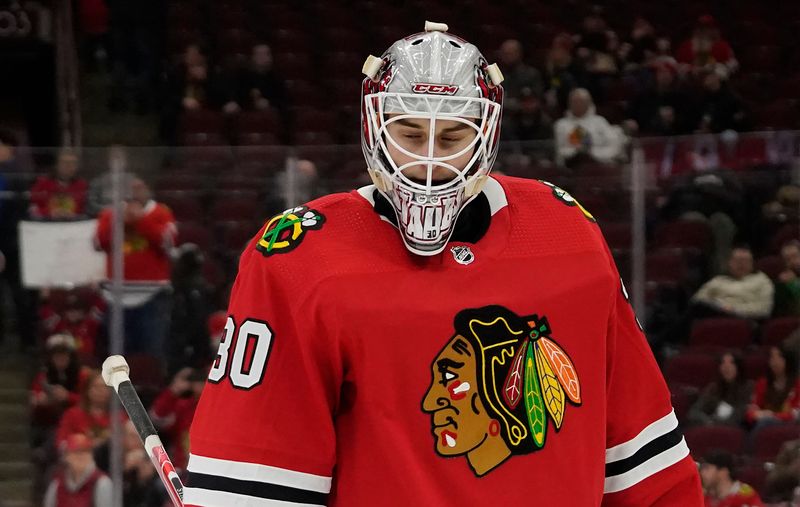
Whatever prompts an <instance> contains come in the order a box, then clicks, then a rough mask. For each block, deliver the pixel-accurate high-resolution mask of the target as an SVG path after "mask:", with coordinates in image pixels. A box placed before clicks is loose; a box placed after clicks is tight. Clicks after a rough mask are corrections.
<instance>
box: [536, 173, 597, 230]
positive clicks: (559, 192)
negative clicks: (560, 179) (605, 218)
mask: <svg viewBox="0 0 800 507" xmlns="http://www.w3.org/2000/svg"><path fill="white" fill-rule="evenodd" d="M539 181H541V182H542V183H544V184H545V185H547V186H548V187H550V188H551V189H553V195H554V196H555V198H556V199H558V200H559V201H561V202H563V203H564V204H566V205H567V206H577V207H578V208H580V210H581V212H582V213H583V216H585V217H586V218H587V219H588V220H589V221H590V222H596V221H597V220H595V218H594V216H593V215H592V214H591V213H589V211H588V210H587V209H586V208H584V207H583V206H582V205H581V203H579V202H578V201H577V200H576V199H575V198H574V197H572V195H570V193H569V192H567V191H566V190H564V189H563V188H561V187H557V186H555V185H553V184H552V183H550V182H548V181H543V180H539Z"/></svg>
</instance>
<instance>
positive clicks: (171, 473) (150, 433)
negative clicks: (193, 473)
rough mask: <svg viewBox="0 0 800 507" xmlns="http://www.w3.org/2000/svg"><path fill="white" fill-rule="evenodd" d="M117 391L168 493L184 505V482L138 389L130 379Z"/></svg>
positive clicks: (176, 505)
mask: <svg viewBox="0 0 800 507" xmlns="http://www.w3.org/2000/svg"><path fill="white" fill-rule="evenodd" d="M116 391H117V395H118V396H119V399H120V401H121V402H122V406H123V407H125V411H126V412H128V417H130V419H131V422H133V425H134V427H135V428H136V431H137V432H138V433H139V438H141V440H142V444H144V449H145V451H147V455H148V456H150V460H151V461H152V462H153V465H155V467H156V470H157V471H158V476H159V477H161V482H163V483H164V487H165V488H167V493H169V496H170V499H171V500H172V503H173V504H174V505H175V507H183V483H181V480H180V477H178V474H177V473H176V472H175V467H174V466H173V465H172V461H170V459H169V456H168V455H167V452H166V451H165V450H164V445H163V444H162V443H161V439H160V438H159V437H158V433H157V432H156V429H155V427H154V426H153V422H152V421H151V420H150V416H149V415H147V410H145V408H144V405H143V404H142V400H140V399H139V395H138V394H137V393H136V389H135V388H134V387H133V384H131V381H130V380H125V381H123V382H120V383H119V386H118V387H117V389H116Z"/></svg>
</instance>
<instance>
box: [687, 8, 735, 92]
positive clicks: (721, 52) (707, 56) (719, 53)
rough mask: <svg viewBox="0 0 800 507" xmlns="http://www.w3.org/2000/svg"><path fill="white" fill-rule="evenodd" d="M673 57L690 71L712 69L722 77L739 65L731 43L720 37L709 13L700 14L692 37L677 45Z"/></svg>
mask: <svg viewBox="0 0 800 507" xmlns="http://www.w3.org/2000/svg"><path fill="white" fill-rule="evenodd" d="M675 59H676V60H678V63H680V64H682V66H683V68H684V69H688V70H689V71H691V72H692V73H697V72H700V71H702V70H712V71H714V72H716V73H718V74H719V76H720V77H722V78H727V77H729V76H730V75H731V74H732V73H733V72H735V71H736V68H737V67H738V66H739V63H738V62H737V61H736V57H735V56H734V54H733V49H732V48H731V45H730V44H728V41H726V40H725V39H723V38H722V36H721V35H720V32H719V27H718V26H717V22H716V20H715V19H714V18H713V17H712V16H710V15H704V16H700V18H699V19H698V20H697V25H695V28H694V32H693V33H692V37H691V38H690V39H687V40H686V41H684V42H683V43H682V44H681V45H680V46H679V47H678V51H677V52H676V54H675Z"/></svg>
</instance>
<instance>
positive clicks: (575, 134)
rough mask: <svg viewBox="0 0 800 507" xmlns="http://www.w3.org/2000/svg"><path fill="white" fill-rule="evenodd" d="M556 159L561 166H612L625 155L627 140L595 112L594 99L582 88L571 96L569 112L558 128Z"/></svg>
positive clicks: (620, 131)
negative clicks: (592, 163)
mask: <svg viewBox="0 0 800 507" xmlns="http://www.w3.org/2000/svg"><path fill="white" fill-rule="evenodd" d="M555 140H556V157H557V159H558V161H559V163H561V164H566V165H574V164H579V163H580V162H582V161H584V160H587V159H588V160H594V161H597V162H603V163H611V162H614V161H615V160H618V159H620V158H622V157H623V155H624V151H623V148H624V144H625V136H624V134H623V133H622V129H620V128H619V127H617V126H613V125H611V124H609V123H608V121H607V120H606V119H605V118H603V117H602V116H600V115H598V114H597V113H596V111H595V107H594V103H593V102H592V96H591V95H589V92H588V91H586V90H585V89H583V88H577V89H575V90H573V91H572V92H571V93H570V95H569V110H568V111H567V112H566V114H565V115H564V117H563V118H561V119H560V120H558V121H556V124H555Z"/></svg>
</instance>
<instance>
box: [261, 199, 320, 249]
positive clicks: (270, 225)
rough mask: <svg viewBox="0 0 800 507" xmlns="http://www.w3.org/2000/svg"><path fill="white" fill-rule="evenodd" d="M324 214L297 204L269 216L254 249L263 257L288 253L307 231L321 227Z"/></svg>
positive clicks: (295, 246)
mask: <svg viewBox="0 0 800 507" xmlns="http://www.w3.org/2000/svg"><path fill="white" fill-rule="evenodd" d="M324 223H325V215H323V214H322V213H320V212H319V211H317V210H315V209H312V208H309V207H308V206H297V207H295V208H291V209H288V210H286V211H284V212H283V213H279V214H277V215H275V216H274V217H272V218H270V219H269V220H268V221H267V223H266V224H265V225H264V227H263V229H262V230H261V233H260V234H259V236H260V238H259V240H258V241H257V242H256V250H258V251H259V252H260V253H261V255H263V256H264V257H269V256H271V255H275V254H284V253H289V252H291V251H293V250H294V249H296V248H297V247H298V246H300V243H302V242H303V239H304V238H305V236H306V234H308V232H309V231H315V230H319V229H322V226H323V224H324Z"/></svg>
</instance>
